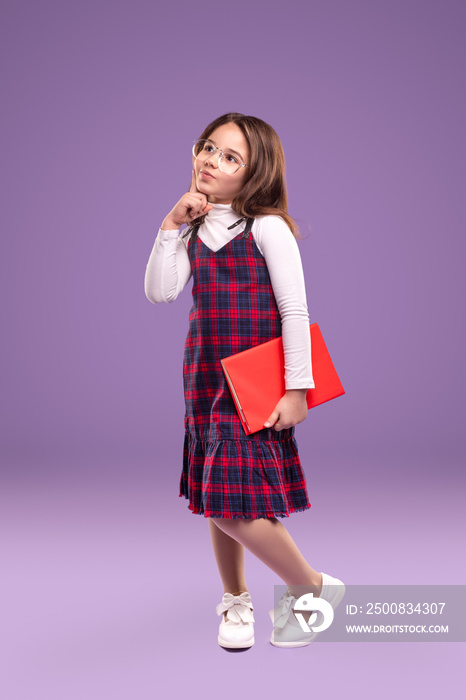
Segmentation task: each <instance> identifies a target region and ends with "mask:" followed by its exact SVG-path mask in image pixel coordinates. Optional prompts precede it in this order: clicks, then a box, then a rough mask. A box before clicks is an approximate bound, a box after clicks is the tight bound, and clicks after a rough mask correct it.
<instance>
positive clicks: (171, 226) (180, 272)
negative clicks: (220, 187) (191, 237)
mask: <svg viewBox="0 0 466 700" xmlns="http://www.w3.org/2000/svg"><path fill="white" fill-rule="evenodd" d="M211 209H212V205H211V204H209V203H208V202H207V197H206V196H205V195H204V194H202V193H201V192H199V191H198V189H197V187H196V178H195V173H194V170H192V171H191V186H190V188H189V192H186V194H184V195H183V196H182V197H181V199H180V200H179V201H178V202H177V203H176V204H175V206H174V207H173V209H172V210H171V211H170V212H169V214H168V215H167V216H166V217H165V219H164V220H163V223H162V227H161V228H160V230H159V232H158V234H157V238H156V239H155V243H154V247H153V248H152V252H151V254H150V257H149V262H148V263H147V265H146V275H145V278H144V290H145V293H146V297H147V298H148V299H149V301H151V302H152V303H153V304H158V303H159V302H161V301H165V302H167V303H168V304H169V303H170V302H172V301H174V300H175V299H176V297H177V296H178V294H179V293H180V292H181V290H182V289H183V288H184V287H185V286H186V284H187V283H188V280H189V278H190V277H191V274H192V271H191V263H190V260H189V256H188V251H187V249H186V246H185V243H184V239H182V238H180V237H179V235H178V234H179V229H180V226H181V225H182V224H185V223H190V221H191V220H193V219H195V218H197V217H198V216H202V215H203V214H207V212H208V211H210V210H211Z"/></svg>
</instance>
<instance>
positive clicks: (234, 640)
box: [217, 591, 255, 649]
mask: <svg viewBox="0 0 466 700" xmlns="http://www.w3.org/2000/svg"><path fill="white" fill-rule="evenodd" d="M253 610H254V608H253V605H252V602H251V596H250V595H249V593H248V591H245V592H244V593H241V595H233V594H232V593H224V595H223V598H222V602H221V603H219V604H218V605H217V615H222V621H221V623H220V627H219V629H218V643H219V644H220V646H221V647H226V648H227V649H243V648H244V649H246V648H247V647H252V645H253V644H254V622H255V620H254V614H253ZM224 612H226V614H227V619H226V620H225V617H224V616H223V613H224Z"/></svg>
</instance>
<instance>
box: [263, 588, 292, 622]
mask: <svg viewBox="0 0 466 700" xmlns="http://www.w3.org/2000/svg"><path fill="white" fill-rule="evenodd" d="M295 603H296V598H295V597H294V596H293V595H291V593H290V591H289V590H287V591H286V593H284V594H283V595H282V597H281V598H280V600H279V602H278V606H277V607H276V608H274V609H273V610H269V615H270V619H271V620H272V622H273V624H274V627H278V629H282V628H283V627H284V626H285V625H286V623H287V622H288V620H289V619H290V615H292V614H293V607H294V604H295Z"/></svg>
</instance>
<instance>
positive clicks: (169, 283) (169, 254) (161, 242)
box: [144, 229, 192, 304]
mask: <svg viewBox="0 0 466 700" xmlns="http://www.w3.org/2000/svg"><path fill="white" fill-rule="evenodd" d="M178 234H179V229H177V230H170V231H163V230H162V229H160V230H159V232H158V234H157V238H156V239H155V243H154V247H153V248H152V252H151V254H150V257H149V261H148V263H147V266H146V274H145V278H144V291H145V293H146V297H147V298H148V299H149V301H151V302H152V303H153V304H159V303H160V302H161V301H164V302H166V303H167V304H170V303H171V302H172V301H174V300H175V299H176V297H177V296H178V295H179V294H180V292H181V291H182V289H184V287H185V286H186V285H187V283H188V281H189V279H190V277H191V274H192V270H191V263H190V260H189V256H188V251H187V249H186V245H185V243H184V240H183V239H182V238H180V236H179V235H178Z"/></svg>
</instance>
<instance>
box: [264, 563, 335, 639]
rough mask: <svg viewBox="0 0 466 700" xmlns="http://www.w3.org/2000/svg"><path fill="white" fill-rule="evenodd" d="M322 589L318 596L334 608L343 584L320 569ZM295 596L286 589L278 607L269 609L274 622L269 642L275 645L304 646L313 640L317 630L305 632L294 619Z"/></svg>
mask: <svg viewBox="0 0 466 700" xmlns="http://www.w3.org/2000/svg"><path fill="white" fill-rule="evenodd" d="M320 573H321V574H322V590H321V592H320V595H319V598H323V599H324V600H326V601H327V602H328V603H330V605H331V606H332V608H333V609H334V610H335V609H336V608H337V606H338V605H339V604H340V602H341V601H342V599H343V596H344V595H345V584H344V583H343V581H340V579H338V578H334V577H333V576H329V575H328V574H324V573H323V572H322V571H321V572H320ZM295 603H296V598H295V597H294V596H293V595H292V594H291V592H290V590H289V589H288V590H287V591H286V593H284V594H283V595H282V597H281V598H280V601H279V603H278V607H277V608H274V609H273V610H269V615H270V618H271V620H272V622H273V624H274V628H273V632H272V635H271V637H270V643H271V644H273V645H274V646H275V647H304V646H307V645H308V644H310V643H311V642H313V641H314V640H315V639H316V638H317V635H318V634H320V633H319V632H305V631H304V630H303V629H302V627H301V625H300V624H299V622H298V620H297V619H296V617H295V615H294V612H293V608H294V605H295Z"/></svg>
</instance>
